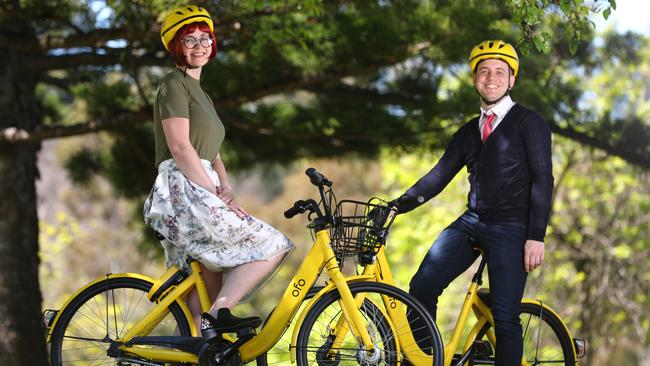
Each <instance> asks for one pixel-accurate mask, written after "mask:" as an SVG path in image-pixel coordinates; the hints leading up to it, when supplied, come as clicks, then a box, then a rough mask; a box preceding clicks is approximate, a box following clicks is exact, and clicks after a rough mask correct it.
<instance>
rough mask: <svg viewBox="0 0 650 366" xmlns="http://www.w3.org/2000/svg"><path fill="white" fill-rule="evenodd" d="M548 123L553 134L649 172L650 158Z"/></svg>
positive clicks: (552, 122) (555, 123)
mask: <svg viewBox="0 0 650 366" xmlns="http://www.w3.org/2000/svg"><path fill="white" fill-rule="evenodd" d="M548 122H549V125H550V127H551V131H553V133H556V134H558V135H560V136H564V137H568V138H570V139H571V140H574V141H577V142H579V143H581V144H583V145H587V146H591V147H595V148H598V149H601V150H603V151H605V152H606V153H608V154H610V155H614V156H618V157H620V158H622V159H623V160H625V161H627V162H629V163H632V164H634V165H637V166H639V167H641V168H643V169H646V170H650V157H648V156H646V155H644V154H642V153H637V152H634V151H630V150H627V149H626V148H625V147H622V146H613V145H610V144H609V143H607V141H604V140H599V139H597V138H595V137H592V136H589V135H587V134H585V133H582V132H579V131H576V130H575V129H573V128H571V127H560V126H559V125H558V124H557V122H555V121H551V120H549V121H548Z"/></svg>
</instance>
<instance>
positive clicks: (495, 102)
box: [474, 87, 510, 106]
mask: <svg viewBox="0 0 650 366" xmlns="http://www.w3.org/2000/svg"><path fill="white" fill-rule="evenodd" d="M474 90H476V94H478V96H479V97H480V98H481V101H482V102H483V103H485V104H486V105H489V106H491V105H495V104H497V103H499V102H500V101H501V99H503V98H505V97H506V96H507V95H509V94H510V88H508V90H506V92H505V93H503V95H502V96H500V97H498V98H497V99H493V100H487V99H485V98H484V97H483V96H482V95H481V93H479V92H478V89H476V87H474Z"/></svg>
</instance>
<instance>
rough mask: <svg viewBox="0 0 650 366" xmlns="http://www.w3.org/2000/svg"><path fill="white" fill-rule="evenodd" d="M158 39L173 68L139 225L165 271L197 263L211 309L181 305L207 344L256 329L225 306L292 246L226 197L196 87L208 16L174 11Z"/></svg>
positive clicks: (216, 138) (210, 124)
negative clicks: (151, 235)
mask: <svg viewBox="0 0 650 366" xmlns="http://www.w3.org/2000/svg"><path fill="white" fill-rule="evenodd" d="M160 35H161V38H162V42H163V44H164V46H165V48H166V49H167V51H169V52H170V54H171V56H172V58H173V60H174V63H175V66H176V67H175V68H174V70H173V71H172V72H171V73H169V74H167V75H166V76H165V77H164V78H163V79H162V80H161V82H160V85H159V87H158V95H157V97H156V103H155V107H154V128H155V139H156V167H157V168H158V176H157V177H156V181H155V183H154V186H153V189H152V190H151V193H150V195H149V197H148V198H147V200H146V202H145V206H144V216H145V222H146V223H147V224H148V225H150V226H151V227H152V228H153V229H154V230H155V231H156V232H158V233H159V234H161V235H162V236H164V238H165V239H164V240H162V241H161V243H162V245H163V248H164V249H165V257H166V260H167V265H169V266H171V265H176V266H178V267H179V268H189V266H188V265H187V258H188V257H191V258H194V259H196V260H198V261H199V262H201V267H202V270H203V277H204V279H205V281H206V285H207V288H208V292H209V294H210V297H211V300H212V301H213V306H212V308H211V309H210V311H209V312H208V313H203V314H200V309H201V307H200V304H199V301H198V297H197V295H196V293H192V294H190V295H189V297H188V304H189V306H190V308H191V310H192V312H193V313H194V315H195V321H196V322H197V324H198V323H199V319H200V327H201V332H202V333H203V336H204V337H205V338H206V339H212V338H213V337H215V336H216V335H217V334H218V333H222V332H232V331H236V330H237V329H240V328H244V327H253V328H256V327H258V326H259V325H260V323H261V320H260V319H259V318H257V317H251V318H238V317H236V316H234V315H232V314H231V313H230V308H231V307H232V306H234V305H235V304H237V303H238V302H239V301H240V300H241V299H242V298H244V296H246V295H247V294H248V293H250V292H251V291H252V290H253V289H254V288H255V287H256V286H257V285H258V284H259V283H260V282H261V281H262V280H263V279H264V278H266V277H267V276H268V275H269V274H270V273H271V272H272V271H273V270H274V269H275V268H276V267H277V266H278V264H279V263H280V261H281V260H282V258H284V256H285V255H286V253H287V252H288V251H289V250H291V249H292V248H293V244H292V243H291V241H289V239H287V237H285V236H284V235H283V234H282V233H280V232H279V231H277V230H276V229H275V228H273V227H271V226H270V225H268V224H267V223H265V222H263V221H261V220H259V219H257V218H255V217H252V216H251V215H249V214H248V213H246V211H244V209H242V208H241V207H240V206H239V205H238V204H237V203H236V202H235V200H234V198H233V191H232V187H231V185H230V182H229V180H228V174H227V173H226V168H225V166H224V163H223V161H222V160H221V156H220V154H219V150H220V148H221V144H222V142H223V140H224V137H225V128H224V126H223V124H222V123H221V120H220V119H219V116H218V115H217V112H216V111H215V109H214V105H213V102H212V99H211V98H210V97H209V95H208V94H207V93H206V92H204V91H203V89H202V88H201V84H200V78H201V71H202V68H203V66H205V65H207V64H208V63H209V62H210V61H211V60H212V59H213V58H214V57H215V55H216V53H217V42H216V39H215V36H214V26H213V22H212V18H211V17H210V14H209V13H208V12H207V11H206V10H205V9H204V8H201V7H198V6H194V5H188V6H183V7H180V8H177V9H174V10H172V11H171V12H170V13H169V14H168V15H167V16H166V17H165V20H164V22H163V24H162V28H161V31H160ZM224 272H226V275H225V276H222V274H223V273H224ZM199 314H200V316H199Z"/></svg>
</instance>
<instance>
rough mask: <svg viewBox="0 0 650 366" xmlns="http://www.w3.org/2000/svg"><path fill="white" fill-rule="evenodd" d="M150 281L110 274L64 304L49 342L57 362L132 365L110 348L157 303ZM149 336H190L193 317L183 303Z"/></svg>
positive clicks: (54, 363)
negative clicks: (151, 297)
mask: <svg viewBox="0 0 650 366" xmlns="http://www.w3.org/2000/svg"><path fill="white" fill-rule="evenodd" d="M151 286H152V284H151V282H149V281H146V280H142V279H138V278H131V277H117V278H107V279H106V280H103V281H100V282H98V283H96V284H94V285H92V286H90V287H88V288H87V289H85V290H84V291H82V292H81V293H79V294H78V295H77V296H76V297H75V298H74V299H72V301H71V302H70V303H69V304H68V306H66V307H65V308H64V309H62V313H61V315H60V317H59V320H58V321H57V323H56V325H55V326H54V329H53V330H52V336H51V341H50V343H51V344H50V360H51V364H52V366H59V365H91V364H92V365H118V364H130V363H129V362H132V361H133V360H131V359H130V358H129V357H111V356H109V355H108V354H107V351H108V347H109V346H110V345H111V344H112V342H113V341H114V340H115V339H118V338H119V337H121V336H122V335H123V334H124V333H125V332H126V331H127V330H128V329H129V327H130V326H131V325H133V324H134V323H135V322H136V321H138V320H140V319H142V317H143V316H145V315H146V314H147V313H148V312H149V311H150V310H151V308H153V307H154V306H155V303H152V302H150V301H149V299H148V298H147V293H148V292H149V290H150V289H151ZM148 335H152V336H154V335H159V336H172V335H178V336H190V335H191V330H190V325H189V321H188V319H187V318H186V317H185V314H184V313H183V310H182V309H181V307H180V306H179V304H178V303H176V302H174V303H173V304H172V305H170V306H169V314H167V315H166V316H165V317H164V318H163V319H162V320H161V321H160V322H159V323H158V324H157V325H156V327H155V328H154V329H152V331H151V332H150V333H149V334H148Z"/></svg>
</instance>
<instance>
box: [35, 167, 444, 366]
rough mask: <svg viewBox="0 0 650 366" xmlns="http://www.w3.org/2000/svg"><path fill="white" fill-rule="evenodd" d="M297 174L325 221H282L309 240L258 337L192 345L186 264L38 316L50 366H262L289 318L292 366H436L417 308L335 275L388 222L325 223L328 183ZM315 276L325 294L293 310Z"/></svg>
mask: <svg viewBox="0 0 650 366" xmlns="http://www.w3.org/2000/svg"><path fill="white" fill-rule="evenodd" d="M306 173H307V175H308V176H309V177H310V180H311V181H312V183H314V184H315V185H317V186H318V187H319V188H320V192H321V195H322V201H323V204H324V211H325V212H324V213H322V212H321V210H320V207H319V205H318V203H316V202H315V201H314V200H307V201H298V202H296V204H295V205H294V206H293V207H292V208H291V209H289V210H287V212H285V215H286V216H291V215H295V214H298V213H301V212H309V213H310V217H311V218H312V220H311V226H312V228H313V230H314V232H315V233H316V234H315V241H314V245H313V247H312V248H311V250H310V251H309V253H308V254H307V256H306V257H305V258H304V260H303V262H302V264H301V265H300V267H299V268H298V270H297V272H296V274H295V276H294V277H293V279H292V280H291V282H290V284H289V286H288V287H287V288H286V290H285V291H284V294H283V295H282V298H281V300H280V302H279V303H278V305H277V306H276V307H275V310H274V311H273V312H272V313H271V314H270V316H269V317H268V319H267V321H266V323H265V324H264V326H263V327H262V328H261V329H260V330H259V332H257V333H256V332H255V329H244V330H241V331H239V332H238V333H237V334H236V335H235V334H223V335H221V336H220V337H217V339H216V340H215V341H211V342H206V341H204V339H203V338H202V337H200V336H198V332H197V329H195V327H194V323H193V321H192V316H191V314H190V311H189V309H188V307H187V305H186V304H185V302H184V299H185V297H186V295H187V294H188V293H189V292H190V291H191V290H192V289H193V288H196V290H197V292H198V295H199V299H200V302H201V307H202V308H203V310H204V311H207V310H208V309H209V308H210V306H211V304H210V301H209V299H208V295H207V291H206V287H205V282H204V281H203V278H202V276H201V270H200V266H199V265H198V263H197V262H196V261H193V260H190V262H189V266H190V268H191V272H189V273H188V272H185V271H183V270H181V269H178V268H176V267H171V268H169V269H168V270H167V272H166V273H165V274H163V275H162V276H161V277H160V278H158V279H152V278H149V277H146V276H143V275H139V274H134V273H120V274H107V275H106V276H105V277H104V278H100V279H97V280H95V281H93V282H91V283H89V284H88V285H86V286H85V287H83V288H82V289H80V290H79V291H78V292H77V293H76V294H75V295H73V296H72V297H71V298H70V299H69V300H68V301H67V302H66V303H65V305H64V306H63V307H62V308H61V310H60V311H55V310H46V312H45V313H44V321H45V324H46V326H47V327H48V335H47V341H48V342H49V344H50V358H51V364H52V365H53V366H59V365H104V364H112V365H148V366H149V365H165V364H170V363H175V364H198V365H202V366H217V365H228V366H231V365H240V364H243V363H247V362H251V361H254V360H257V364H258V365H265V364H266V362H267V359H266V356H265V353H266V352H267V351H268V350H270V349H271V348H272V347H273V345H274V344H275V343H276V342H277V341H278V340H279V339H280V338H281V336H282V334H283V333H284V332H285V330H287V328H288V326H289V324H291V322H292V319H294V318H297V319H298V320H297V322H296V323H295V324H297V325H296V326H295V327H294V329H293V330H292V332H293V333H292V337H291V338H292V342H291V345H290V347H289V349H290V352H291V360H292V361H296V362H297V364H298V365H400V364H405V363H407V362H408V363H409V364H412V365H428V366H442V364H443V346H442V341H441V337H440V333H439V332H438V329H437V327H436V325H435V323H434V322H433V320H432V319H431V317H430V315H429V314H428V313H427V312H426V310H425V309H424V308H423V307H422V305H420V303H418V302H417V301H416V300H415V299H414V298H413V297H412V296H410V295H409V294H408V293H406V292H404V291H402V290H400V289H398V288H396V287H395V286H392V285H389V284H387V283H381V282H377V281H366V279H368V278H369V276H353V277H348V278H346V277H345V276H344V275H343V274H342V273H341V270H340V266H339V263H340V262H339V260H340V259H341V258H343V257H345V256H347V255H351V254H359V255H361V254H363V253H365V252H374V253H376V252H377V250H381V247H382V246H383V243H384V242H385V237H386V235H387V233H388V227H389V226H390V222H392V220H390V221H389V222H386V221H384V222H382V224H381V225H377V224H375V223H373V221H372V220H360V221H358V222H354V223H351V222H347V223H345V222H342V221H340V220H334V219H333V215H332V212H331V211H330V208H329V207H330V205H329V201H328V200H331V197H332V196H333V195H330V196H327V195H326V193H325V190H324V188H323V187H331V182H329V181H328V180H327V178H325V177H324V176H323V175H321V174H320V173H318V172H317V171H316V170H314V169H308V170H307V172H306ZM330 191H331V189H330ZM330 231H331V232H332V233H333V235H332V238H333V240H331V238H330ZM346 235H348V237H345V236H346ZM321 273H323V274H325V275H326V276H327V278H328V282H327V285H326V286H324V287H323V288H322V289H320V290H319V291H318V292H317V293H316V294H313V293H312V294H313V297H312V298H311V299H309V301H307V302H306V306H302V307H301V304H303V301H305V300H306V298H307V295H308V293H309V289H310V288H311V287H312V286H313V284H314V282H315V281H316V279H317V277H318V276H319V275H320V274H321ZM310 296H311V295H310ZM299 310H300V311H299ZM296 316H297V317H296Z"/></svg>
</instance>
